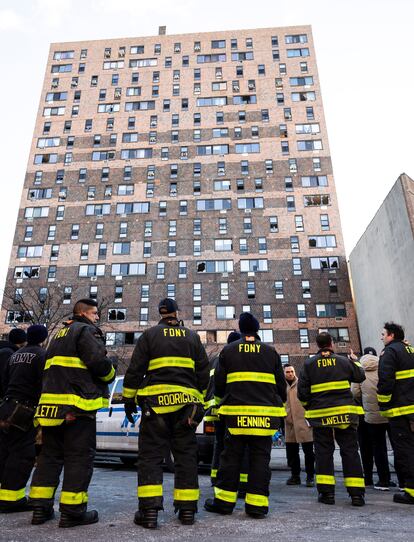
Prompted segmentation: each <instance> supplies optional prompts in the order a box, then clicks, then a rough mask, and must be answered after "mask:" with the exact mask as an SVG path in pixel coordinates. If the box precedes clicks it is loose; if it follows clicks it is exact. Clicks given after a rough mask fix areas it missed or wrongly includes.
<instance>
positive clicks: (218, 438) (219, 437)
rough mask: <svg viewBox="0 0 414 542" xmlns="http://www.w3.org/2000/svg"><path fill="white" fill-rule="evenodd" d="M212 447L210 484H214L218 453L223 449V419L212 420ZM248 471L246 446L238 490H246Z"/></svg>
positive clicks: (217, 466) (224, 427)
mask: <svg viewBox="0 0 414 542" xmlns="http://www.w3.org/2000/svg"><path fill="white" fill-rule="evenodd" d="M214 429H215V432H214V449H213V459H212V460H211V485H212V486H214V485H215V484H216V480H217V471H218V468H219V465H220V455H221V452H222V451H223V449H224V436H225V434H226V424H225V422H224V420H218V421H216V422H214ZM248 472H249V454H248V451H247V448H246V450H245V453H244V455H243V461H242V464H241V470H240V476H239V491H246V483H247V479H248Z"/></svg>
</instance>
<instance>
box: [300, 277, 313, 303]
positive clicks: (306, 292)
mask: <svg viewBox="0 0 414 542" xmlns="http://www.w3.org/2000/svg"><path fill="white" fill-rule="evenodd" d="M302 297H303V298H304V299H309V298H310V297H311V288H310V282H309V281H308V280H302Z"/></svg>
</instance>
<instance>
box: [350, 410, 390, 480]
mask: <svg viewBox="0 0 414 542" xmlns="http://www.w3.org/2000/svg"><path fill="white" fill-rule="evenodd" d="M361 418H363V416H360V420H359V425H358V441H359V449H360V452H361V459H362V466H363V468H364V477H365V483H368V482H371V483H372V471H373V468H374V460H375V466H376V468H377V474H378V478H379V483H380V484H383V485H385V486H388V484H389V482H390V478H391V477H390V468H389V465H388V450H387V428H388V423H367V422H366V421H365V420H364V419H362V420H361Z"/></svg>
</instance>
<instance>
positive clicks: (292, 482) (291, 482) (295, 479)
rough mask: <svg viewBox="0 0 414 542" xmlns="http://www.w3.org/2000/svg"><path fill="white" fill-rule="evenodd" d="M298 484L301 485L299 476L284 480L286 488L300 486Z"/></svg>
mask: <svg viewBox="0 0 414 542" xmlns="http://www.w3.org/2000/svg"><path fill="white" fill-rule="evenodd" d="M300 484H301V481H300V476H298V475H293V474H292V476H291V477H290V478H288V479H287V480H286V485H287V486H300Z"/></svg>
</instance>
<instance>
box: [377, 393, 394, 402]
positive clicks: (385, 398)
mask: <svg viewBox="0 0 414 542" xmlns="http://www.w3.org/2000/svg"><path fill="white" fill-rule="evenodd" d="M391 397H392V393H390V395H380V394H379V393H377V401H378V402H379V403H389V402H390V401H391Z"/></svg>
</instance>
